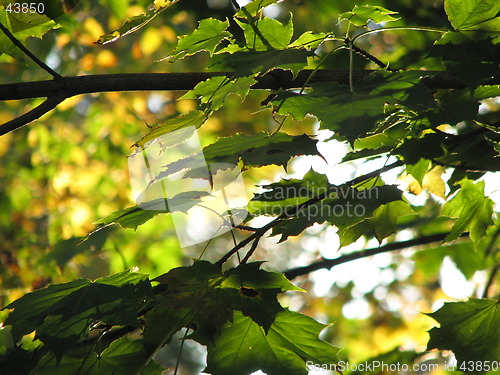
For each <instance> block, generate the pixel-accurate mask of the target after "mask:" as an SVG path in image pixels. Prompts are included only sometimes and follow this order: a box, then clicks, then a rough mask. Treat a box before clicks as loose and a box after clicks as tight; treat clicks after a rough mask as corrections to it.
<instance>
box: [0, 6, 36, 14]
mask: <svg viewBox="0 0 500 375" xmlns="http://www.w3.org/2000/svg"><path fill="white" fill-rule="evenodd" d="M5 10H6V11H7V12H9V13H39V14H42V13H43V12H44V11H45V5H44V4H43V3H9V4H7V6H6V7H5Z"/></svg>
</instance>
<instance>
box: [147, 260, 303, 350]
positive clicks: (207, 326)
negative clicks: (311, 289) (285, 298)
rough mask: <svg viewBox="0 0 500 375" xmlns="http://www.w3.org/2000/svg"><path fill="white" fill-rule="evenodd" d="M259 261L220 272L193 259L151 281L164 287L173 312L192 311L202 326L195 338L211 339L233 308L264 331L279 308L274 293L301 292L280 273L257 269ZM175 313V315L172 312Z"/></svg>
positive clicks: (168, 304) (209, 264) (165, 297)
mask: <svg viewBox="0 0 500 375" xmlns="http://www.w3.org/2000/svg"><path fill="white" fill-rule="evenodd" d="M261 265H262V262H257V263H249V264H242V265H240V266H238V267H236V268H231V269H229V270H227V271H226V272H224V273H222V272H221V270H220V268H219V267H218V266H217V265H215V264H211V263H209V262H207V261H196V262H195V263H194V264H193V265H192V266H189V267H178V268H175V269H172V270H170V271H169V272H168V273H166V274H163V275H161V276H159V277H157V278H156V279H154V281H157V282H159V283H161V284H162V285H165V286H167V290H166V291H165V292H164V293H162V296H163V299H164V301H165V306H166V307H168V308H169V309H172V312H171V313H170V314H173V312H174V311H187V312H188V313H189V312H192V316H194V318H193V319H194V321H195V322H196V323H197V324H198V325H199V326H202V327H204V328H203V329H204V330H205V331H204V332H203V331H202V332H200V331H198V339H200V340H202V341H203V339H201V338H200V335H201V336H204V339H205V340H206V339H208V341H210V340H212V339H213V338H214V337H215V335H216V333H217V332H218V331H219V330H220V329H221V327H222V326H223V325H224V324H225V323H226V322H228V321H230V320H231V318H232V315H233V311H234V310H238V311H241V312H242V313H243V314H244V315H245V316H249V317H250V318H251V319H252V320H253V321H254V322H256V323H257V324H259V325H260V326H262V327H263V328H264V329H265V330H266V331H267V330H268V329H269V327H270V326H271V324H273V322H274V318H275V316H276V314H277V313H278V312H279V311H281V310H282V308H281V305H280V304H279V302H278V300H277V295H278V293H282V292H285V291H290V290H292V291H302V289H300V288H298V287H296V286H294V285H293V284H291V283H290V282H289V281H288V280H287V279H286V278H285V276H284V275H283V274H280V273H274V272H268V271H264V270H260V269H259V268H260V266H261ZM176 315H178V314H176Z"/></svg>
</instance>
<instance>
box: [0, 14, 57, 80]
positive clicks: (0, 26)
mask: <svg viewBox="0 0 500 375" xmlns="http://www.w3.org/2000/svg"><path fill="white" fill-rule="evenodd" d="M0 29H1V30H2V31H3V33H4V34H5V35H6V36H7V38H9V39H10V41H11V42H12V43H14V45H15V46H16V47H17V48H19V49H20V50H21V51H23V52H24V54H25V55H27V56H28V57H29V58H30V59H31V60H33V61H34V62H35V63H36V64H37V65H38V66H39V67H40V68H42V69H43V70H45V71H46V72H47V73H49V74H50V75H51V76H53V77H54V78H55V79H60V78H62V76H61V75H60V74H59V73H57V72H56V71H54V70H53V69H52V68H51V67H50V66H48V65H47V64H45V63H44V62H43V61H42V60H40V59H39V58H38V57H36V56H35V55H34V54H33V53H32V52H31V51H30V50H29V49H27V48H26V47H25V46H23V44H22V43H21V42H20V41H19V40H17V39H16V37H15V36H14V35H12V33H11V32H10V30H9V29H8V28H7V27H5V26H4V25H3V24H2V23H1V22H0Z"/></svg>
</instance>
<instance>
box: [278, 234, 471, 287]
mask: <svg viewBox="0 0 500 375" xmlns="http://www.w3.org/2000/svg"><path fill="white" fill-rule="evenodd" d="M448 234H449V233H439V234H433V235H430V236H423V237H419V238H414V239H412V240H408V241H401V242H393V243H389V244H387V245H384V246H379V247H374V248H371V249H365V250H361V251H358V252H354V253H350V254H346V255H343V256H341V257H338V258H334V259H322V260H320V261H318V262H315V263H312V264H309V265H307V266H303V267H297V268H292V269H289V270H288V271H285V272H284V274H285V276H286V277H287V278H288V279H289V280H292V279H294V278H296V277H298V276H302V275H306V274H308V273H311V272H313V271H317V270H320V269H323V268H326V269H331V268H333V267H334V266H338V265H339V264H343V263H347V262H351V261H353V260H357V259H361V258H366V257H369V256H372V255H376V254H381V253H386V252H388V251H395V250H402V249H406V248H409V247H413V246H418V245H427V244H430V243H433V242H439V241H443V240H444V239H445V238H446V236H448ZM468 235H469V234H468V233H463V234H462V235H461V237H465V236H468Z"/></svg>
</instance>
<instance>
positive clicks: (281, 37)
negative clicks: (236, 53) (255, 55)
mask: <svg viewBox="0 0 500 375" xmlns="http://www.w3.org/2000/svg"><path fill="white" fill-rule="evenodd" d="M237 22H238V25H239V26H240V27H241V28H242V30H243V33H244V35H245V40H246V48H247V49H249V50H252V51H269V50H273V49H284V48H286V47H287V46H288V44H289V43H290V40H291V39H292V35H293V22H292V19H291V18H290V20H289V21H288V23H286V24H282V23H281V22H279V21H277V20H274V19H272V18H267V17H264V18H262V19H260V20H256V21H250V22H241V21H237Z"/></svg>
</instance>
